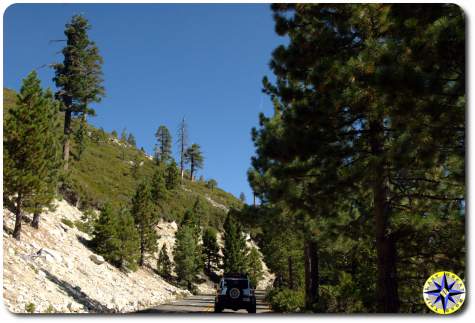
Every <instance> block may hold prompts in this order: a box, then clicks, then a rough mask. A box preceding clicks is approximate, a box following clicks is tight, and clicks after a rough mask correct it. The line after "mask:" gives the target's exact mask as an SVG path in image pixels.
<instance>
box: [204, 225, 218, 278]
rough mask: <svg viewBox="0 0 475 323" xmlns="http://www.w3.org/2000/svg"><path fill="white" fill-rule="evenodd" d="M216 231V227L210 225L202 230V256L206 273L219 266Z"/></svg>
mask: <svg viewBox="0 0 475 323" xmlns="http://www.w3.org/2000/svg"><path fill="white" fill-rule="evenodd" d="M217 233H218V232H217V231H216V229H215V228H212V227H207V228H206V229H205V230H204V232H203V256H204V260H205V270H206V272H208V273H211V272H212V271H215V270H217V269H218V268H219V260H220V256H219V245H218V241H217Z"/></svg>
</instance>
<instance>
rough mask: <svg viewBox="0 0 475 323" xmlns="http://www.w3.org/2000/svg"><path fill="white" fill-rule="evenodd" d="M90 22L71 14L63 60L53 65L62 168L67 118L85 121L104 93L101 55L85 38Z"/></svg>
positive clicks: (67, 141) (67, 136) (66, 151)
mask: <svg viewBox="0 0 475 323" xmlns="http://www.w3.org/2000/svg"><path fill="white" fill-rule="evenodd" d="M90 28H91V25H90V24H89V22H88V21H87V19H86V18H85V17H83V16H81V15H76V16H73V17H72V19H71V21H70V22H69V23H68V24H66V29H65V31H64V34H65V36H66V47H64V48H63V50H62V53H63V56H64V60H63V63H58V64H54V65H53V67H54V70H55V77H54V78H53V80H54V82H55V83H56V87H57V88H58V91H57V92H56V98H58V99H59V100H60V101H61V102H62V105H61V111H63V112H64V143H63V160H64V168H65V169H68V165H69V163H68V161H69V151H70V136H71V132H72V130H71V121H72V117H73V116H75V115H79V116H80V117H81V118H82V119H84V120H86V116H87V115H94V114H95V111H94V110H93V109H92V108H91V107H89V104H91V103H93V102H100V101H101V98H102V97H103V96H104V93H105V91H104V87H103V86H102V82H103V79H102V67H101V66H102V62H103V60H102V57H101V55H100V54H99V50H98V48H97V46H96V44H95V43H94V42H92V41H91V40H90V39H89V37H88V34H87V33H88V30H89V29H90Z"/></svg>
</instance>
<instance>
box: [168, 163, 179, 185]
mask: <svg viewBox="0 0 475 323" xmlns="http://www.w3.org/2000/svg"><path fill="white" fill-rule="evenodd" d="M179 178H180V173H179V170H178V167H177V165H176V162H175V160H172V162H171V163H170V164H168V165H167V169H166V174H165V183H166V188H167V190H173V189H175V188H176V187H177V186H178V182H179Z"/></svg>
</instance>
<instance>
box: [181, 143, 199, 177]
mask: <svg viewBox="0 0 475 323" xmlns="http://www.w3.org/2000/svg"><path fill="white" fill-rule="evenodd" d="M185 162H186V163H187V164H190V180H191V181H193V180H194V177H195V173H196V171H197V170H198V169H200V168H203V155H202V153H201V148H200V145H198V144H193V145H191V147H189V148H188V149H187V150H186V152H185Z"/></svg>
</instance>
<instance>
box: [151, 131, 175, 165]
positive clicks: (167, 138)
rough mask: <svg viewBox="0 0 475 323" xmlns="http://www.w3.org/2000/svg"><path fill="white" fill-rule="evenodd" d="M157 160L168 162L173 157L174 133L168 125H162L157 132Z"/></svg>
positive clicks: (158, 161) (159, 162)
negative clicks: (171, 132) (172, 133)
mask: <svg viewBox="0 0 475 323" xmlns="http://www.w3.org/2000/svg"><path fill="white" fill-rule="evenodd" d="M155 138H157V144H156V146H155V160H156V161H157V164H161V163H167V162H168V161H169V160H170V159H171V158H172V157H171V156H172V135H171V134H170V131H169V130H168V128H167V127H166V126H163V125H161V126H160V127H158V129H157V132H156V133H155Z"/></svg>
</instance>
